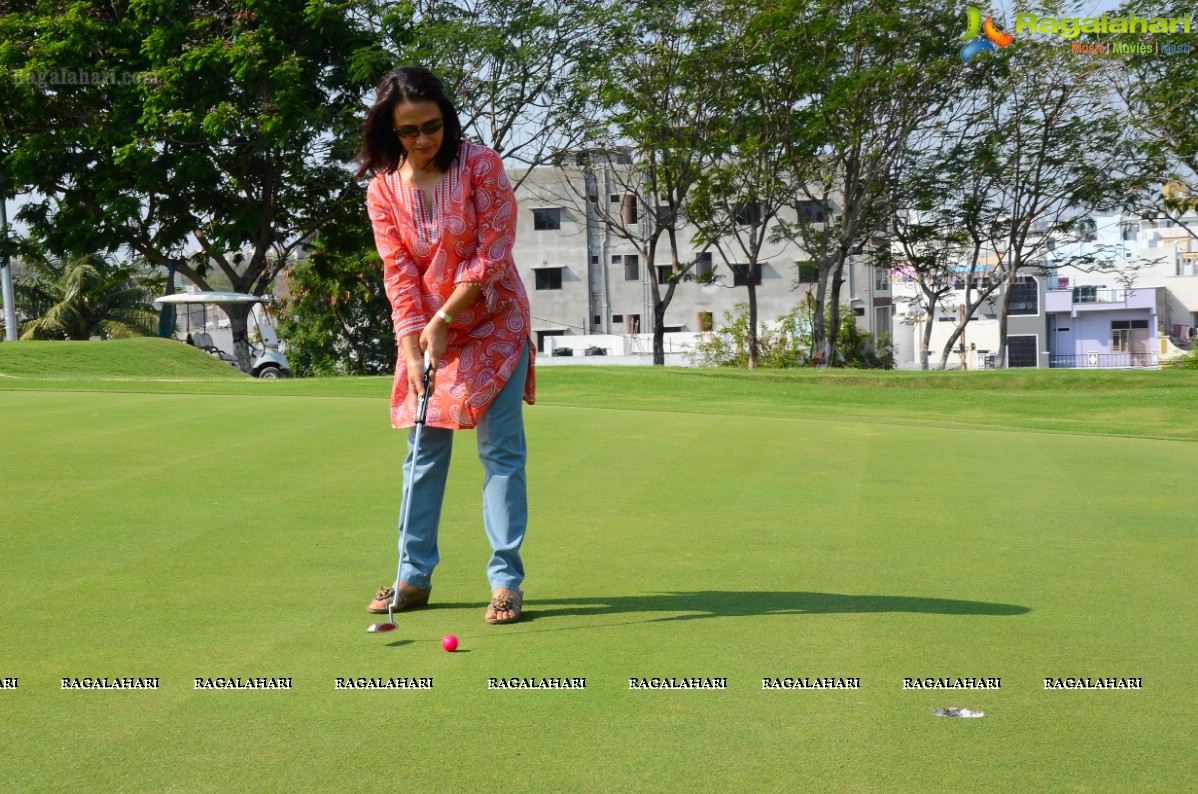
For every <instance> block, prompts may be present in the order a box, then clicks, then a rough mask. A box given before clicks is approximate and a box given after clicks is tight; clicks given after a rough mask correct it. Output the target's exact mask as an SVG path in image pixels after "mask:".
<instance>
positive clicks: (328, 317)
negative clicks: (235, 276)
mask: <svg viewBox="0 0 1198 794" xmlns="http://www.w3.org/2000/svg"><path fill="white" fill-rule="evenodd" d="M368 231H369V230H368V229H367V228H366V226H365V224H358V225H356V226H355V225H348V224H347V225H345V226H340V227H336V228H332V229H329V230H328V231H327V232H326V233H325V234H324V235H322V236H321V239H320V240H319V242H318V243H317V245H316V248H315V249H314V250H313V251H312V253H311V254H310V255H309V256H308V257H306V258H305V259H304V260H303V261H302V262H299V263H297V264H296V265H294V266H292V267H290V268H289V269H288V271H287V295H286V298H285V300H284V301H283V303H282V304H281V306H280V308H279V332H280V334H281V335H282V337H283V338H284V339H286V340H287V356H288V360H289V361H290V362H291V366H292V370H293V371H294V372H295V373H296V374H297V375H301V376H303V375H381V374H385V373H389V372H392V371H393V370H394V369H395V350H396V340H395V334H394V333H393V331H392V328H391V322H390V317H391V304H390V301H389V300H388V299H387V293H386V291H385V290H384V288H383V267H382V263H381V262H380V261H379V258H378V254H377V253H376V252H375V251H373V250H371V242H370V240H369V239H363V238H368V237H369V235H368ZM363 252H364V253H363Z"/></svg>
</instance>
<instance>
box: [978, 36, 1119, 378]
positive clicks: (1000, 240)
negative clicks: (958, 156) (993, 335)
mask: <svg viewBox="0 0 1198 794" xmlns="http://www.w3.org/2000/svg"><path fill="white" fill-rule="evenodd" d="M995 55H996V56H997V57H995V58H994V59H993V60H992V61H988V62H987V63H985V64H979V69H978V72H977V76H978V78H979V85H978V89H979V90H980V91H981V92H984V93H985V94H986V96H987V99H988V101H987V102H986V103H985V104H983V105H981V106H980V107H979V108H978V111H979V112H978V113H977V114H976V115H975V116H974V117H973V118H972V119H970V121H971V124H972V125H973V128H974V129H976V130H977V134H976V138H975V139H974V140H973V141H971V145H970V150H971V151H972V158H971V162H970V163H969V164H967V165H966V167H967V168H975V167H976V168H979V169H980V170H982V171H983V172H986V173H989V174H990V175H992V176H993V181H992V183H991V186H990V190H989V192H988V194H987V196H986V197H985V198H986V200H987V202H988V209H989V210H990V214H989V218H988V219H986V222H987V224H988V225H989V227H990V229H991V232H990V234H991V240H990V243H991V244H992V246H993V249H994V250H996V251H997V252H998V253H999V258H1000V262H999V267H998V268H997V272H998V273H999V274H1001V276H1002V281H1003V285H1004V287H1005V289H1004V290H1003V292H1002V297H1001V299H1000V302H999V311H998V318H999V349H998V351H997V354H998V355H997V360H998V361H999V362H1000V364H999V366H1002V365H1003V362H1005V359H1006V343H1007V321H1008V315H1009V307H1010V300H1011V295H1012V294H1013V291H1014V290H1013V287H1014V285H1015V282H1016V280H1017V279H1018V277H1019V276H1020V275H1021V273H1023V272H1026V269H1028V268H1030V267H1036V266H1039V265H1040V263H1041V262H1042V261H1043V260H1044V258H1045V254H1046V252H1047V247H1048V243H1049V236H1048V235H1045V234H1042V233H1041V231H1042V228H1043V222H1044V221H1045V219H1051V220H1052V221H1053V226H1054V228H1055V229H1056V230H1057V231H1058V232H1060V233H1070V232H1072V231H1073V230H1074V229H1075V228H1076V227H1077V224H1078V223H1080V222H1081V221H1082V218H1083V217H1084V215H1085V214H1086V213H1088V212H1090V211H1092V210H1093V209H1096V208H1099V209H1100V208H1103V207H1107V206H1110V205H1111V203H1112V202H1113V201H1114V200H1115V198H1116V197H1118V196H1119V195H1120V194H1121V193H1122V192H1123V191H1124V190H1125V189H1126V188H1125V186H1124V181H1123V180H1122V179H1120V178H1119V177H1120V175H1122V174H1125V173H1126V171H1125V166H1126V164H1127V158H1128V149H1127V147H1126V137H1125V135H1124V130H1123V127H1124V124H1123V121H1122V119H1121V114H1118V113H1116V112H1114V108H1113V107H1112V105H1111V102H1110V100H1111V94H1110V91H1109V89H1107V88H1106V86H1107V85H1109V81H1108V80H1107V79H1104V77H1105V75H1106V74H1107V72H1108V70H1109V66H1108V64H1107V62H1106V61H1104V60H1103V59H1086V58H1078V57H1077V56H1076V55H1074V54H1073V53H1072V52H1070V51H1069V50H1067V49H1065V48H1063V47H1061V46H1060V44H1059V42H1039V41H1034V40H1031V41H1028V42H1026V43H1025V44H1024V46H1020V47H1009V48H1007V49H1006V50H1004V51H1002V52H1001V53H996V54H995ZM983 218H985V215H983Z"/></svg>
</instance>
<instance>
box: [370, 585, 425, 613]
mask: <svg viewBox="0 0 1198 794" xmlns="http://www.w3.org/2000/svg"><path fill="white" fill-rule="evenodd" d="M432 591H433V589H432V588H431V587H430V588H428V589H427V590H421V589H420V588H418V587H412V586H411V585H409V584H408V583H407V582H403V583H401V584H400V586H399V603H398V604H396V605H395V608H394V609H393V610H392V611H394V612H399V611H400V610H403V609H411V608H412V607H422V606H425V605H426V604H428V596H429V593H431V592H432ZM393 600H395V585H391V586H390V587H380V588H379V591H378V592H377V593H375V594H374V600H373V601H371V602H370V606H368V607H366V611H367V612H369V613H370V614H372V615H386V614H387V607H388V606H390V605H391V602H392V601H393Z"/></svg>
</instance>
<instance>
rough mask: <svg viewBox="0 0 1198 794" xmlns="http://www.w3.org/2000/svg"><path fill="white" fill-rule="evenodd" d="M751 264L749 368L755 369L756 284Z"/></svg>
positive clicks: (749, 280)
mask: <svg viewBox="0 0 1198 794" xmlns="http://www.w3.org/2000/svg"><path fill="white" fill-rule="evenodd" d="M753 269H754V268H753V265H752V264H750V265H749V278H748V288H749V369H757V284H756V282H754V280H753Z"/></svg>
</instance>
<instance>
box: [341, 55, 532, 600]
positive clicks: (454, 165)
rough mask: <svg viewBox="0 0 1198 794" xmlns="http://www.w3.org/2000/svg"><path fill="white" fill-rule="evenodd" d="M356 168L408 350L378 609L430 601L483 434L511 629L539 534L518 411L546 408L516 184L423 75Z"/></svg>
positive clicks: (401, 371)
mask: <svg viewBox="0 0 1198 794" xmlns="http://www.w3.org/2000/svg"><path fill="white" fill-rule="evenodd" d="M358 161H359V163H360V164H361V171H360V172H359V178H363V177H365V176H370V177H371V180H370V185H369V188H368V190H367V199H366V202H367V209H368V211H369V214H370V220H371V223H372V224H373V226H374V237H375V243H376V245H377V247H378V252H379V256H380V257H381V258H382V260H383V277H384V283H385V285H386V289H387V297H388V298H389V299H390V301H391V308H392V313H391V317H392V323H393V325H394V328H395V338H396V340H398V343H399V356H398V361H397V363H396V368H395V384H394V388H393V390H392V393H391V423H392V426H394V427H396V428H400V427H408V428H412V429H411V430H410V431H409V434H408V454H407V459H406V460H405V463H404V472H405V475H404V477H405V493H404V505H403V508H402V509H401V514H400V515H401V520H400V547H401V548H400V565H399V574H398V576H397V578H396V581H395V583H394V584H393V585H392V586H391V587H382V588H380V589H379V591H378V594H377V595H376V596H375V599H374V601H373V602H371V604H370V607H369V610H370V612H372V613H376V614H378V613H385V612H388V606H390V607H391V608H392V609H395V610H398V609H405V608H411V607H415V606H421V605H423V604H427V603H428V599H429V592H430V591H431V589H432V575H433V569H434V568H435V567H436V565H437V561H438V559H439V557H438V553H437V529H438V525H439V522H440V517H441V503H442V500H443V498H444V495H445V481H446V477H447V475H448V473H449V460H450V452H451V448H452V445H453V437H454V431H455V430H465V429H469V428H476V429H477V436H478V455H479V459H480V460H481V461H482V464H483V468H484V470H485V473H486V477H485V481H484V485H483V523H484V525H485V527H486V532H487V537H488V539H489V540H490V542H491V549H492V555H491V560H490V563H489V564H488V566H487V577H488V579H489V580H490V584H491V590H492V593H491V603H490V605H489V606H488V607H487V611H486V618H485V619H486V621H487V622H488V623H511V622H513V621H515V620H517V619H518V618H519V617H520V610H521V607H522V605H523V593H522V592H521V590H520V585H521V584H522V582H523V580H524V567H523V564H522V563H521V560H520V545H521V543H522V542H523V540H524V531H525V527H526V525H527V523H528V502H527V497H526V491H525V473H524V466H525V458H526V456H527V453H526V447H525V440H524V420H523V415H522V406H521V401H522V400H523V401H526V402H528V403H529V404H531V403H532V402H533V400H534V396H535V379H534V371H533V357H534V354H533V352H532V351H531V350H530V347H529V329H530V319H529V305H528V296H527V294H526V293H525V291H524V285H523V283H522V282H521V281H520V276H519V274H518V273H517V271H516V265H515V262H514V261H513V260H512V243H513V241H514V238H515V232H516V200H515V196H514V195H513V193H512V187H511V183H510V182H509V181H508V178H507V174H505V173H504V170H503V163H502V161H501V160H500V158H499V155H498V154H496V153H495V152H494V151H492V150H491V149H488V148H486V147H483V146H478V145H476V144H473V143H468V142H466V141H464V140H462V129H461V124H460V122H459V120H458V116H457V111H456V110H455V108H454V106H453V104H452V103H451V102H450V101H449V99H448V98H447V97H446V95H445V90H444V87H443V86H442V84H441V81H440V80H439V79H438V78H437V77H436V76H435V75H434V74H433V73H432V72H430V71H428V70H427V69H423V68H419V67H414V66H405V67H402V68H399V69H395V70H394V71H392V72H389V73H388V74H387V75H385V76H384V77H383V80H382V82H381V83H380V85H379V91H378V96H377V99H376V100H375V103H374V106H373V107H372V108H371V109H370V112H369V113H368V115H367V117H366V129H365V134H364V141H363V145H362V151H361V152H360V154H359V156H358ZM426 357H427V360H428V362H429V370H427V371H426V369H425V361H426ZM426 372H427V374H428V376H429V377H428V379H427V380H426ZM426 382H427V383H428V384H429V389H428V394H427V395H426V394H425V389H424V385H425V383H426ZM422 401H424V402H423V404H422ZM422 408H423V409H424V412H423V414H421V413H419V412H420V409H422ZM421 417H423V422H422V423H421V424H423V428H421V426H420V425H419V424H417V423H418V422H420V420H421ZM421 430H422V432H419V431H421ZM417 441H419V443H418V444H417Z"/></svg>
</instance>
